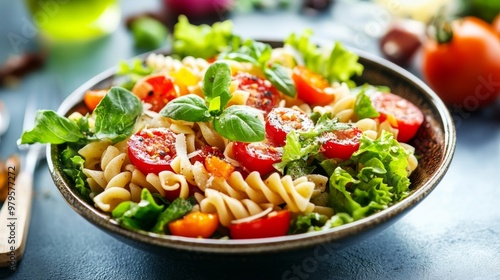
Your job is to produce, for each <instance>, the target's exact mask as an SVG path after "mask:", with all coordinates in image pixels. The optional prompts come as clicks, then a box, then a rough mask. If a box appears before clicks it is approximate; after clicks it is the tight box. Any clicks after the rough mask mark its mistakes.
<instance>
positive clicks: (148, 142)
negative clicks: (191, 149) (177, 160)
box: [127, 128, 177, 174]
mask: <svg viewBox="0 0 500 280" xmlns="http://www.w3.org/2000/svg"><path fill="white" fill-rule="evenodd" d="M127 144H128V156H129V158H130V161H131V162H132V164H133V165H135V166H136V167H137V169H139V170H140V171H141V172H142V173H144V174H148V173H154V174H158V173H160V172H161V171H164V170H170V171H172V167H171V166H170V163H171V162H172V159H173V158H174V157H175V156H176V155H177V152H176V150H175V133H174V132H173V131H172V130H170V129H168V128H147V129H143V130H141V131H139V132H137V133H136V134H134V135H132V136H131V137H130V138H129V140H128V142H127Z"/></svg>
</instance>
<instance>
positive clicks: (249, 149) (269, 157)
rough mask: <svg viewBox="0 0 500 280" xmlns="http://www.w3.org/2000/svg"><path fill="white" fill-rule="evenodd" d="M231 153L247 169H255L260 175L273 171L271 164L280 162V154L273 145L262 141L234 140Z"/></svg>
mask: <svg viewBox="0 0 500 280" xmlns="http://www.w3.org/2000/svg"><path fill="white" fill-rule="evenodd" d="M233 153H234V157H235V159H236V160H237V161H238V162H240V163H241V164H242V165H243V166H244V167H245V168H246V169H247V170H249V171H250V172H252V171H257V172H259V173H260V174H261V175H266V174H269V173H271V172H273V171H274V170H275V169H274V167H273V164H275V163H277V162H280V161H281V156H282V154H281V153H280V152H278V151H277V150H276V149H275V148H274V147H273V146H270V145H269V144H267V143H264V142H253V143H244V142H235V143H234V146H233Z"/></svg>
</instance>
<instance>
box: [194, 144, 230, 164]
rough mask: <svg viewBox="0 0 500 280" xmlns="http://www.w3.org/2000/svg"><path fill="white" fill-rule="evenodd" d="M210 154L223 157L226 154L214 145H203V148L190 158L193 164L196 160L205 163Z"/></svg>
mask: <svg viewBox="0 0 500 280" xmlns="http://www.w3.org/2000/svg"><path fill="white" fill-rule="evenodd" d="M209 156H216V157H218V158H221V159H223V158H224V154H223V153H222V151H221V150H219V148H217V147H214V146H208V145H206V146H203V147H202V148H201V149H199V150H198V151H197V154H195V155H194V156H193V157H192V158H191V159H190V160H191V164H194V163H195V162H197V161H199V162H201V163H203V164H204V163H205V159H206V158H207V157H209Z"/></svg>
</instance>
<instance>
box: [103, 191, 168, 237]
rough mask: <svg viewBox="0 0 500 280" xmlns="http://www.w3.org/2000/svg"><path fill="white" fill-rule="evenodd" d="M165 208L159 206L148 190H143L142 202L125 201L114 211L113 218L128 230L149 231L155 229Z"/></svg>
mask: <svg viewBox="0 0 500 280" xmlns="http://www.w3.org/2000/svg"><path fill="white" fill-rule="evenodd" d="M163 209H164V206H163V205H158V204H157V203H156V201H155V200H154V197H153V196H152V195H151V193H150V192H149V190H148V189H147V188H144V189H142V192H141V201H140V202H139V203H135V202H133V201H124V202H122V203H120V204H118V206H116V208H115V209H114V210H113V212H112V213H111V216H112V217H113V218H114V219H115V220H116V221H117V222H119V223H120V224H121V225H123V226H124V227H126V228H130V229H135V230H149V229H151V227H153V226H154V225H155V224H156V222H157V219H158V216H159V215H160V213H161V212H162V211H163Z"/></svg>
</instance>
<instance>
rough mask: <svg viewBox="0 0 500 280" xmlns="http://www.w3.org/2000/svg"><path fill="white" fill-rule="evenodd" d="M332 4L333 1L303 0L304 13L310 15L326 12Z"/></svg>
mask: <svg viewBox="0 0 500 280" xmlns="http://www.w3.org/2000/svg"><path fill="white" fill-rule="evenodd" d="M332 2H333V0H303V1H302V12H303V13H305V14H310V15H315V14H317V13H321V12H325V11H327V10H328V9H329V8H330V6H331V4H332Z"/></svg>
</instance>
